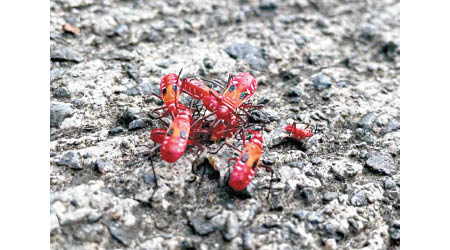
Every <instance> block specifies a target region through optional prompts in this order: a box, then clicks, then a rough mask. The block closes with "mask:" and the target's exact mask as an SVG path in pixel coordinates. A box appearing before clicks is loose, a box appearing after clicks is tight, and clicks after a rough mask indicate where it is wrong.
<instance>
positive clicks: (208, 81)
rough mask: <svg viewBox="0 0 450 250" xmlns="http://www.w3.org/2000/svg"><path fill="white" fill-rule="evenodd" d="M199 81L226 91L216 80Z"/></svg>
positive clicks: (203, 79)
mask: <svg viewBox="0 0 450 250" xmlns="http://www.w3.org/2000/svg"><path fill="white" fill-rule="evenodd" d="M200 79H201V80H202V81H204V82H207V83H209V84H211V85H213V86H218V87H219V88H221V89H223V90H225V89H226V87H224V86H223V85H222V83H221V82H218V81H216V80H209V79H205V78H200Z"/></svg>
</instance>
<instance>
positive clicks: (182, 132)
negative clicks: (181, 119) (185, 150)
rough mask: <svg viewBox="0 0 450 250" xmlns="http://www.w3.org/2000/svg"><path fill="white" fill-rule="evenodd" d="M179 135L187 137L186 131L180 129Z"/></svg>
mask: <svg viewBox="0 0 450 250" xmlns="http://www.w3.org/2000/svg"><path fill="white" fill-rule="evenodd" d="M180 137H181V138H183V139H186V137H187V133H186V131H184V130H181V133H180Z"/></svg>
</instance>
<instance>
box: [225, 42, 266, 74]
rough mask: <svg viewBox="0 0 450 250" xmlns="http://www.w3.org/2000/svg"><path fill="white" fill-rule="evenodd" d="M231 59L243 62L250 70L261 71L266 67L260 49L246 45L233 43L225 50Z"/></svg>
mask: <svg viewBox="0 0 450 250" xmlns="http://www.w3.org/2000/svg"><path fill="white" fill-rule="evenodd" d="M225 52H227V53H228V55H230V56H231V57H232V58H235V59H243V60H245V61H246V62H247V63H248V64H249V65H250V66H251V67H252V68H254V69H256V70H262V69H264V68H266V67H267V62H266V60H265V59H264V52H263V50H262V49H260V48H257V47H255V46H252V45H250V44H248V43H235V44H232V45H230V46H228V47H226V48H225Z"/></svg>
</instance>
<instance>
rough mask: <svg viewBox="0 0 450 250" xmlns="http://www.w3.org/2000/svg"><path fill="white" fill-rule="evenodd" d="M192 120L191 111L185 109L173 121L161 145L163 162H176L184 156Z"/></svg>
mask: <svg viewBox="0 0 450 250" xmlns="http://www.w3.org/2000/svg"><path fill="white" fill-rule="evenodd" d="M191 118H192V112H191V111H190V110H189V109H183V110H182V111H181V112H179V114H178V115H177V116H176V117H175V119H173V121H172V123H171V124H170V126H169V129H168V130H167V134H166V135H165V137H164V140H163V141H162V143H161V156H162V159H163V160H165V161H167V162H176V161H177V160H178V159H179V158H180V157H181V156H182V155H183V153H184V151H185V150H186V146H187V142H188V137H189V132H190V130H191Z"/></svg>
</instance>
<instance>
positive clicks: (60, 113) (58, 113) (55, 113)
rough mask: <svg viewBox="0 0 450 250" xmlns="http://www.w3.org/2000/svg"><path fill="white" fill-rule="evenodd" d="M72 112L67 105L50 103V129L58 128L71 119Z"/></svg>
mask: <svg viewBox="0 0 450 250" xmlns="http://www.w3.org/2000/svg"><path fill="white" fill-rule="evenodd" d="M73 113H74V111H73V109H72V108H71V107H70V104H67V103H58V102H52V103H50V127H56V128H59V127H60V126H61V124H62V123H63V121H64V120H65V119H66V118H68V117H71V116H72V115H73Z"/></svg>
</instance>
